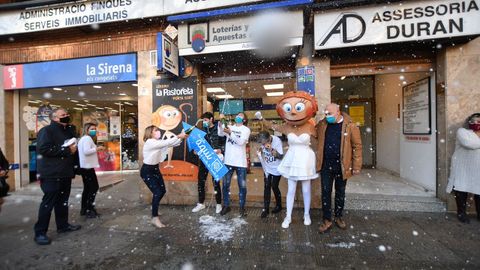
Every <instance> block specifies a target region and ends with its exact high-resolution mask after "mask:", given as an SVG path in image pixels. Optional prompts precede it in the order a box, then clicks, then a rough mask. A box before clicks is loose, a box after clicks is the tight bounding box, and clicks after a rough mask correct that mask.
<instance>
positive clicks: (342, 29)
mask: <svg viewBox="0 0 480 270" xmlns="http://www.w3.org/2000/svg"><path fill="white" fill-rule="evenodd" d="M366 29H367V27H366V24H365V21H364V20H363V18H362V17H361V16H359V15H357V14H356V13H342V14H340V16H338V18H337V20H335V22H334V24H333V25H332V27H331V28H330V31H328V32H327V33H326V35H324V37H322V39H321V41H320V42H319V44H318V45H319V46H324V45H325V43H327V42H328V41H329V40H330V38H332V36H334V35H340V36H341V38H342V41H343V43H352V42H355V41H358V40H359V39H361V38H362V37H363V35H364V34H365V30H366Z"/></svg>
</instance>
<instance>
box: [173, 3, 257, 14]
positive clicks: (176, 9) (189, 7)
mask: <svg viewBox="0 0 480 270" xmlns="http://www.w3.org/2000/svg"><path fill="white" fill-rule="evenodd" d="M261 1H262V0H174V1H173V0H170V1H165V4H164V13H165V14H176V13H186V12H191V11H198V10H203V9H211V8H217V7H225V6H233V5H244V4H248V3H253V2H261ZM167 2H168V4H167Z"/></svg>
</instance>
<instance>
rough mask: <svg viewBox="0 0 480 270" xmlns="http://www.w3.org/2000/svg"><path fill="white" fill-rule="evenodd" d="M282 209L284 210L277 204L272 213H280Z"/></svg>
mask: <svg viewBox="0 0 480 270" xmlns="http://www.w3.org/2000/svg"><path fill="white" fill-rule="evenodd" d="M280 211H282V207H281V206H280V205H277V206H275V208H273V210H272V214H277V213H280Z"/></svg>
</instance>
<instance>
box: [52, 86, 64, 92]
mask: <svg viewBox="0 0 480 270" xmlns="http://www.w3.org/2000/svg"><path fill="white" fill-rule="evenodd" d="M53 90H55V91H62V90H63V89H62V88H59V87H54V88H53Z"/></svg>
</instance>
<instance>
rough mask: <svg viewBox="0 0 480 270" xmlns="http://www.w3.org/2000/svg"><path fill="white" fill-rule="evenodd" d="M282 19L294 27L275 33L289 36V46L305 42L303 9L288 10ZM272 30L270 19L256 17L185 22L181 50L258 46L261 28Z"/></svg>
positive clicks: (197, 51)
mask: <svg viewBox="0 0 480 270" xmlns="http://www.w3.org/2000/svg"><path fill="white" fill-rule="evenodd" d="M282 21H284V22H288V25H289V26H291V27H290V28H288V29H287V28H282V29H279V31H278V33H275V34H278V35H282V34H285V35H287V37H286V41H287V43H286V44H285V45H286V46H299V45H302V38H303V11H301V10H300V11H293V12H288V13H286V14H285V15H284V16H283V17H282ZM272 29H273V28H272V26H271V25H269V24H268V22H265V21H259V20H256V18H255V17H253V16H249V17H239V18H232V19H216V20H211V21H206V22H199V23H190V24H182V25H180V26H179V28H178V48H179V53H180V56H185V55H196V54H207V53H218V52H229V51H242V50H251V49H255V47H256V45H255V42H254V35H258V34H259V32H258V31H259V30H264V31H265V34H267V32H268V34H272V33H271V32H272V31H274V30H272ZM282 30H283V32H281V31H282ZM274 32H275V31H274Z"/></svg>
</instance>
